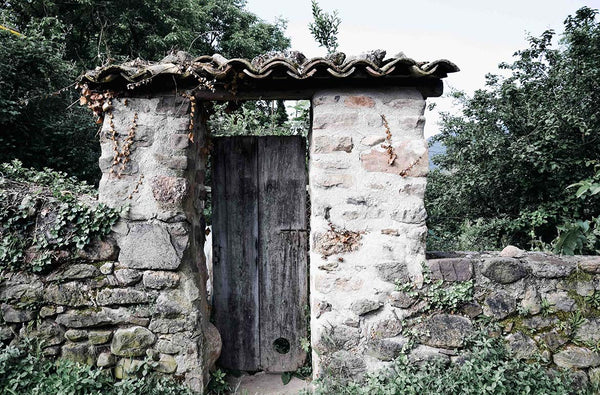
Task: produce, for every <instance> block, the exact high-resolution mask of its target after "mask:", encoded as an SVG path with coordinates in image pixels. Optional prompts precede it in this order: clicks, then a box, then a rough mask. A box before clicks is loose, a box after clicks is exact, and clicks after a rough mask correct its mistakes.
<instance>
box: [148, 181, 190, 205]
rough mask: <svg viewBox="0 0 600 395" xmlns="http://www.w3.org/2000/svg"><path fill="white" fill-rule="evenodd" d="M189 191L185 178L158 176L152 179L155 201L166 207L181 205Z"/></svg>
mask: <svg viewBox="0 0 600 395" xmlns="http://www.w3.org/2000/svg"><path fill="white" fill-rule="evenodd" d="M188 190H189V185H188V181H187V180H186V179H185V178H178V177H166V176H156V177H154V178H153V179H152V194H153V195H154V199H155V200H156V201H157V202H159V203H162V204H166V205H178V204H181V202H182V201H183V199H185V197H186V196H187V193H188Z"/></svg>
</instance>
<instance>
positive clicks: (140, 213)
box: [99, 95, 220, 391]
mask: <svg viewBox="0 0 600 395" xmlns="http://www.w3.org/2000/svg"><path fill="white" fill-rule="evenodd" d="M112 107H113V108H112V110H111V111H110V112H109V113H107V114H106V116H105V121H104V125H103V128H102V131H101V146H102V156H101V158H100V167H101V169H102V172H103V175H102V180H101V181H100V187H99V199H100V201H101V202H104V203H107V204H108V205H110V206H112V207H125V209H124V212H123V214H122V218H123V219H122V220H121V221H120V222H119V223H118V225H117V226H116V227H115V229H114V237H115V238H116V240H117V243H118V245H119V248H120V252H119V255H118V262H117V263H116V264H115V268H114V275H115V277H116V279H117V280H118V279H119V278H122V279H124V280H123V281H120V282H119V283H118V287H115V288H112V290H110V292H112V293H114V296H115V297H114V298H108V299H107V300H110V303H109V304H110V305H111V307H115V306H118V305H123V304H128V305H132V304H135V306H130V307H134V308H135V309H136V311H137V312H138V314H143V315H144V317H146V318H147V319H146V320H141V321H140V325H138V326H135V327H121V328H120V329H118V330H117V331H116V332H115V334H114V337H113V342H112V347H111V352H112V353H113V354H115V355H116V357H117V359H119V358H122V359H121V361H119V362H117V369H118V368H119V366H123V364H125V365H126V364H127V362H125V360H126V359H127V357H129V356H131V355H136V356H137V355H140V354H143V355H142V356H140V358H143V356H144V355H145V354H144V351H145V352H147V353H148V354H149V355H154V356H156V358H158V359H159V360H160V361H164V362H165V363H164V365H165V367H164V368H162V370H161V371H163V372H165V373H173V374H176V375H180V376H184V377H185V379H186V381H187V383H188V384H189V385H190V386H191V387H192V389H194V390H196V391H202V390H203V387H204V385H205V384H206V382H207V378H208V370H209V367H210V365H211V364H213V363H214V362H215V360H216V358H217V357H218V353H219V350H220V338H219V335H218V332H217V330H216V328H215V327H214V326H213V325H212V324H210V322H209V318H210V317H209V309H208V305H207V300H206V276H207V274H206V265H205V260H204V254H203V244H204V221H203V217H202V209H203V208H204V195H205V188H204V169H205V165H206V152H207V150H206V139H205V135H204V131H205V127H204V125H203V123H202V122H201V120H200V116H199V113H200V109H197V111H195V112H196V114H195V120H194V123H195V126H194V130H193V132H194V133H193V138H192V139H190V137H189V136H188V132H189V125H190V108H191V106H190V101H189V100H188V99H185V98H182V97H179V96H174V95H170V96H159V97H154V98H149V99H144V98H129V99H113V101H112ZM192 140H193V141H192ZM140 280H141V281H140ZM132 292H134V293H135V295H136V296H138V297H137V299H136V300H128V298H127V297H126V295H127V294H129V293H132ZM132 295H133V294H132ZM140 295H143V297H142V296H140ZM140 312H141V313H140ZM109 324H110V323H109ZM139 326H142V328H139ZM137 333H140V334H144V339H143V340H144V341H143V342H141V344H142V346H141V348H142V349H141V350H137V349H136V351H135V353H133V354H132V352H130V351H131V350H127V344H131V343H132V342H131V339H130V338H131V337H132V336H135V335H136V334H137ZM134 343H135V342H134ZM138 343H139V342H138ZM123 345H124V346H123ZM138 346H139V344H138ZM138 348H140V347H138ZM117 373H118V372H117Z"/></svg>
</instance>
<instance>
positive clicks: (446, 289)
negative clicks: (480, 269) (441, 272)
mask: <svg viewBox="0 0 600 395" xmlns="http://www.w3.org/2000/svg"><path fill="white" fill-rule="evenodd" d="M396 288H397V289H398V290H399V291H404V292H407V293H408V294H409V295H410V296H412V297H415V298H419V299H420V300H422V301H424V302H425V303H426V306H425V310H447V311H451V312H453V311H456V310H457V309H458V308H459V307H461V306H462V305H464V304H465V303H468V302H470V301H472V300H473V290H474V286H473V281H472V280H469V281H457V282H452V283H447V282H444V281H443V280H433V279H432V278H431V273H430V271H429V268H427V267H424V268H423V287H422V288H421V289H416V285H415V284H413V283H412V282H407V283H404V284H399V283H397V284H396Z"/></svg>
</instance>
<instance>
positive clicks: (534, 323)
mask: <svg viewBox="0 0 600 395" xmlns="http://www.w3.org/2000/svg"><path fill="white" fill-rule="evenodd" d="M558 323H559V320H558V318H556V317H542V316H539V315H536V316H534V317H531V318H526V319H524V320H523V325H525V326H526V327H528V328H531V329H544V328H550V327H553V326H556V325H558Z"/></svg>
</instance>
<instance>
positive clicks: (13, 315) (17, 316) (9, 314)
mask: <svg viewBox="0 0 600 395" xmlns="http://www.w3.org/2000/svg"><path fill="white" fill-rule="evenodd" d="M1 310H2V318H3V319H4V321H5V322H9V323H19V322H27V321H31V320H33V319H34V318H35V316H36V312H35V311H32V310H19V309H15V308H14V307H12V306H11V305H8V304H2V306H1Z"/></svg>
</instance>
